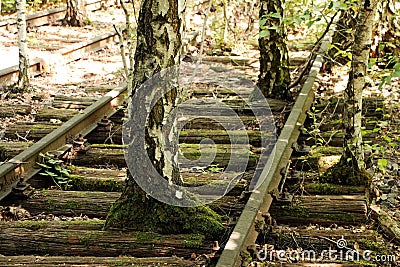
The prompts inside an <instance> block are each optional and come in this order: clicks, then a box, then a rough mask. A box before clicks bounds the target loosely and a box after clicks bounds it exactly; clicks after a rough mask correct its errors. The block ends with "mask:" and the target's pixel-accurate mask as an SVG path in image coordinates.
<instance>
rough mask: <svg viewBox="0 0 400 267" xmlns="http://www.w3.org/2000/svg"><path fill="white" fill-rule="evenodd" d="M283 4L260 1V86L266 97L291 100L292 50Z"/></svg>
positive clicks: (265, 0) (280, 2)
mask: <svg viewBox="0 0 400 267" xmlns="http://www.w3.org/2000/svg"><path fill="white" fill-rule="evenodd" d="M282 4H283V3H282V0H261V2H260V13H259V17H260V35H259V39H258V44H259V50H260V74H259V76H258V87H259V88H260V90H261V91H262V92H263V93H264V95H265V96H268V97H273V98H277V99H283V100H290V99H291V94H290V90H289V88H288V87H289V85H290V71H289V53H288V49H287V45H286V39H287V37H286V29H285V25H284V22H283V7H282Z"/></svg>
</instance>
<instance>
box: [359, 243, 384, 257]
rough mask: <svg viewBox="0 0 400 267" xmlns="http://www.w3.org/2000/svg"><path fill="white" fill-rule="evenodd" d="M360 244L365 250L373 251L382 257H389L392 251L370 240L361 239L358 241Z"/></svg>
mask: <svg viewBox="0 0 400 267" xmlns="http://www.w3.org/2000/svg"><path fill="white" fill-rule="evenodd" d="M357 242H358V244H359V245H360V247H361V248H362V249H364V250H371V251H373V252H374V253H376V254H380V255H384V254H385V255H389V254H390V251H389V250H388V249H387V247H386V246H385V245H383V244H380V243H378V242H376V241H373V240H369V239H361V240H357Z"/></svg>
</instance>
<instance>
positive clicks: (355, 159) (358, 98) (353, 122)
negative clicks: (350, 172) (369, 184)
mask: <svg viewBox="0 0 400 267" xmlns="http://www.w3.org/2000/svg"><path fill="white" fill-rule="evenodd" d="M380 1H381V0H365V1H363V2H362V5H361V6H360V8H361V11H360V13H359V18H358V20H357V25H356V28H355V33H354V45H353V53H352V54H353V57H352V63H351V71H350V74H349V81H348V83H347V87H346V90H345V94H344V114H343V125H344V129H345V138H344V153H343V160H346V161H350V162H352V165H353V167H354V168H356V169H363V168H364V153H363V149H362V137H361V111H362V92H363V90H364V88H365V76H366V75H367V67H368V61H369V52H370V49H371V42H372V31H373V29H374V24H375V15H376V11H377V6H378V3H379V2H380Z"/></svg>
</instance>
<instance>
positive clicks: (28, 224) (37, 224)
mask: <svg viewBox="0 0 400 267" xmlns="http://www.w3.org/2000/svg"><path fill="white" fill-rule="evenodd" d="M48 224H49V221H30V220H26V221H16V222H15V226H16V227H18V228H27V229H30V230H39V229H44V228H46V227H47V225H48Z"/></svg>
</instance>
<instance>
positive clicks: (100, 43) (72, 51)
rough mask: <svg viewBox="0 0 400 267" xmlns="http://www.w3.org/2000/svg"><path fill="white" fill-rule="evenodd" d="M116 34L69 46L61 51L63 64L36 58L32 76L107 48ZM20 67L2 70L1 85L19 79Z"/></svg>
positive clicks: (33, 63) (32, 67) (31, 63)
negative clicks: (53, 66)
mask: <svg viewBox="0 0 400 267" xmlns="http://www.w3.org/2000/svg"><path fill="white" fill-rule="evenodd" d="M116 36H117V35H116V33H115V32H109V33H105V34H102V35H100V36H97V37H94V38H92V39H89V40H88V41H85V42H80V43H77V44H72V45H69V46H68V47H66V48H64V49H62V50H60V51H59V53H60V55H61V57H62V62H60V61H59V60H58V61H57V62H52V63H51V62H46V60H45V59H42V58H35V59H34V60H33V61H32V62H30V69H29V70H30V73H31V74H32V75H39V74H40V73H43V72H44V71H46V70H47V69H49V68H51V67H52V64H67V63H69V62H72V61H74V60H77V59H80V58H82V57H83V56H84V55H85V54H87V53H88V52H96V51H98V50H100V49H103V48H104V47H106V46H107V45H108V44H109V43H113V42H115V41H116V40H115V39H116ZM18 70H19V68H18V65H14V66H11V67H8V68H5V69H2V70H0V84H2V83H10V82H11V81H13V80H15V79H16V78H17V77H18Z"/></svg>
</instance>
